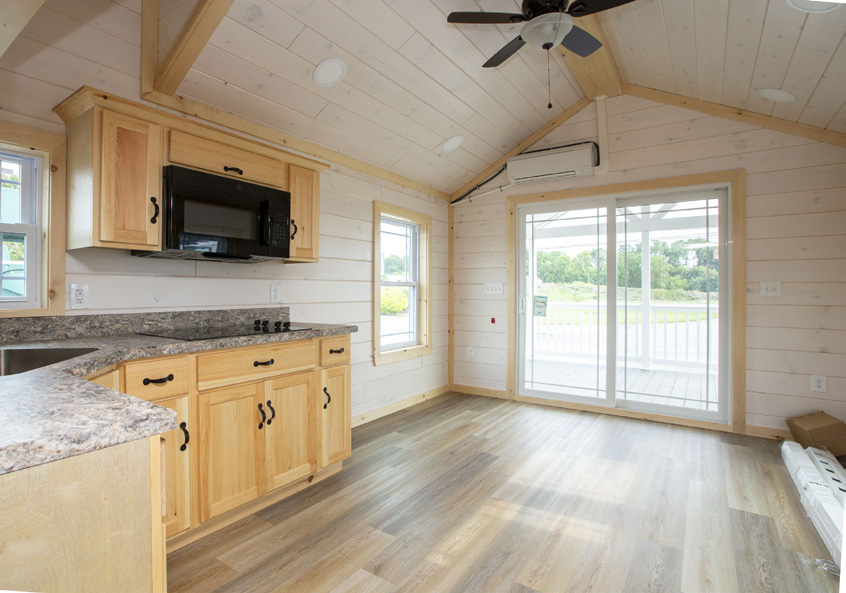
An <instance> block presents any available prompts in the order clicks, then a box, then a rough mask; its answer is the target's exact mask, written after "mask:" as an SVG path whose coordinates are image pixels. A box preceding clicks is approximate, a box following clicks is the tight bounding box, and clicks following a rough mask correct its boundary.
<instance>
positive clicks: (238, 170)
mask: <svg viewBox="0 0 846 593" xmlns="http://www.w3.org/2000/svg"><path fill="white" fill-rule="evenodd" d="M223 170H224V171H226V172H227V173H229V172H230V171H234V172H235V173H237V174H238V175H243V174H244V171H243V170H242V169H239V168H238V167H223Z"/></svg>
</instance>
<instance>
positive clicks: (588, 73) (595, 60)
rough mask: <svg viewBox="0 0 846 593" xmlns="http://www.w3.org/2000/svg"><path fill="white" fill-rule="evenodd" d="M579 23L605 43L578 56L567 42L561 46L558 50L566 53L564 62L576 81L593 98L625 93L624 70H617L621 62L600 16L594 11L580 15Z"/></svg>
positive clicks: (589, 97) (578, 24) (588, 96)
mask: <svg viewBox="0 0 846 593" xmlns="http://www.w3.org/2000/svg"><path fill="white" fill-rule="evenodd" d="M576 25H577V26H579V27H581V28H582V29H584V30H585V31H587V32H588V33H590V34H591V35H593V36H594V37H596V38H597V39H598V40H599V41H601V42H602V47H601V48H599V49H598V50H596V51H595V52H593V53H592V54H591V55H589V56H587V57H586V58H582V57H579V56H577V55H576V54H574V53H572V52H570V51H569V50H567V49H565V48H564V47H563V46H560V45H559V46H558V50H559V51H560V52H561V55H563V56H564V62H566V64H567V67H568V68H569V69H570V72H571V73H572V74H573V76H574V77H575V79H576V82H578V83H579V86H580V87H582V92H583V93H584V94H585V96H586V97H587V98H588V99H590V100H593V99H596V98H597V97H599V96H601V95H605V96H607V97H616V96H617V95H620V94H622V92H623V80H622V79H621V78H620V71H619V70H617V63H616V62H615V61H614V56H613V55H612V54H611V49H610V48H609V47H608V41H607V40H606V39H605V33H603V31H602V25H600V24H599V19H598V18H596V15H595V14H591V15H588V16H584V17H581V18H578V19H576Z"/></svg>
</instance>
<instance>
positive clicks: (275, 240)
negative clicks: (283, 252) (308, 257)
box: [270, 214, 288, 245]
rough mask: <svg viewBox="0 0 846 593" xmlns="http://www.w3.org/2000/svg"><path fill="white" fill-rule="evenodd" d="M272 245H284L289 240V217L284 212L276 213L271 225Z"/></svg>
mask: <svg viewBox="0 0 846 593" xmlns="http://www.w3.org/2000/svg"><path fill="white" fill-rule="evenodd" d="M270 229H271V238H270V243H271V245H284V244H285V243H287V242H288V217H287V216H285V215H284V214H274V215H273V221H272V222H271V225H270Z"/></svg>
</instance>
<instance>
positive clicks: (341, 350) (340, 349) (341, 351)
mask: <svg viewBox="0 0 846 593" xmlns="http://www.w3.org/2000/svg"><path fill="white" fill-rule="evenodd" d="M344 350H345V348H339V349H337V350H332V349H331V348H329V354H343V353H344Z"/></svg>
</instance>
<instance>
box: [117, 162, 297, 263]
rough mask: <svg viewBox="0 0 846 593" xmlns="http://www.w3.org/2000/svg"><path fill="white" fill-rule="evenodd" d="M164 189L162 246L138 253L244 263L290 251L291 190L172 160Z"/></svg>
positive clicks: (172, 257)
mask: <svg viewBox="0 0 846 593" xmlns="http://www.w3.org/2000/svg"><path fill="white" fill-rule="evenodd" d="M162 191H163V194H162V213H161V220H162V250H161V251H133V252H132V254H133V255H138V256H141V257H159V258H167V259H198V260H206V261H228V262H243V263H255V262H262V261H268V260H273V259H284V258H287V257H289V256H290V246H291V244H290V238H289V236H288V235H289V223H290V218H291V194H290V193H288V192H286V191H284V190H281V189H276V188H272V187H266V186H263V185H258V184H255V183H247V182H245V181H241V180H239V179H232V178H229V177H221V176H219V175H213V174H211V173H203V172H202V171H195V170H193V169H185V168H183V167H176V166H173V165H171V166H167V167H165V168H164V180H163V187H162Z"/></svg>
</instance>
